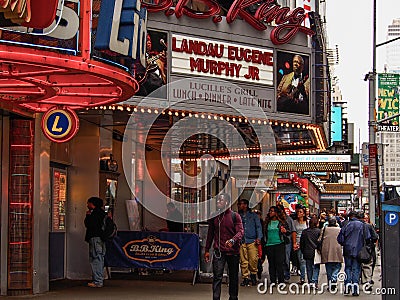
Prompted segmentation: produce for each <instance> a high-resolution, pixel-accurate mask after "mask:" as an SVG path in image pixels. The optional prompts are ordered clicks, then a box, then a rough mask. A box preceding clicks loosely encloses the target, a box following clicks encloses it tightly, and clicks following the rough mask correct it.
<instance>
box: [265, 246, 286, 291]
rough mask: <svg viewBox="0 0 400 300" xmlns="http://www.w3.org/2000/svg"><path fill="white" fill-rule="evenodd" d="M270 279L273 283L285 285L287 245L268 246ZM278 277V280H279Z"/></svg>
mask: <svg viewBox="0 0 400 300" xmlns="http://www.w3.org/2000/svg"><path fill="white" fill-rule="evenodd" d="M267 258H268V266H269V269H268V270H269V278H270V281H271V283H276V279H278V282H279V283H283V281H284V275H283V262H284V261H285V244H284V243H281V244H278V245H272V246H267ZM277 277H278V278H277Z"/></svg>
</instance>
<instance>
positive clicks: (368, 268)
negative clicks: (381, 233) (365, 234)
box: [360, 214, 378, 291]
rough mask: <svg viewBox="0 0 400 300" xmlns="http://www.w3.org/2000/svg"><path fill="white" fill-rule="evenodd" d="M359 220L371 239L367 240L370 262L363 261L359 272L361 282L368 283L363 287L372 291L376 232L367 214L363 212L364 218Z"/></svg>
mask: <svg viewBox="0 0 400 300" xmlns="http://www.w3.org/2000/svg"><path fill="white" fill-rule="evenodd" d="M360 217H361V216H360ZM361 221H363V222H364V224H365V226H366V227H367V230H368V231H369V234H370V235H371V239H370V241H369V247H370V249H371V256H372V259H371V261H370V262H368V263H363V264H362V265H361V271H362V272H361V282H362V283H364V284H365V283H368V284H369V286H367V287H366V288H365V289H366V290H367V291H372V285H373V284H374V281H373V280H372V276H373V274H374V268H375V263H376V250H375V244H376V242H377V241H378V234H377V233H376V231H375V228H374V226H373V225H372V224H371V223H370V219H369V215H368V214H365V216H364V219H363V220H361Z"/></svg>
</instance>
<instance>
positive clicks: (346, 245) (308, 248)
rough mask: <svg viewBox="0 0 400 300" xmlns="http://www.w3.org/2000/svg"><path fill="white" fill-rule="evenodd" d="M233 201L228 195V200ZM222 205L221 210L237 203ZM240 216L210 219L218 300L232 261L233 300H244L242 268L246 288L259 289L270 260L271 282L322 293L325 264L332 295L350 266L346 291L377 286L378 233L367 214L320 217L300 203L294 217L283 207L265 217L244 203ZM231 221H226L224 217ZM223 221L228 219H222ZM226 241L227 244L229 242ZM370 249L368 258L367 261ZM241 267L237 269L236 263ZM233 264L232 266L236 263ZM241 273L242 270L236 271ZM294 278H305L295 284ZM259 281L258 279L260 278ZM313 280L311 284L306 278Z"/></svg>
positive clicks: (209, 242) (323, 213) (330, 213)
mask: <svg viewBox="0 0 400 300" xmlns="http://www.w3.org/2000/svg"><path fill="white" fill-rule="evenodd" d="M222 198H223V199H225V200H226V199H227V197H226V196H224V197H222ZM222 202H223V200H221V201H218V202H217V205H220V206H221V208H222V207H223V206H224V205H225V207H227V206H229V205H231V204H230V199H229V201H225V202H224V203H222ZM238 212H239V214H238V215H239V216H240V217H239V216H238V217H236V218H235V221H233V218H230V217H226V216H227V215H231V214H232V213H233V212H232V211H231V209H228V210H227V211H226V212H225V213H224V214H223V216H224V217H222V219H221V216H219V218H220V219H218V217H214V218H211V219H210V222H209V224H210V225H211V226H209V229H208V237H207V245H206V257H205V258H206V261H210V254H209V249H210V247H211V245H212V242H214V252H217V253H218V255H217V256H216V255H214V257H213V272H214V279H213V299H220V294H221V283H222V270H223V266H225V262H228V268H229V272H228V276H229V299H232V300H234V299H238V286H239V282H238V278H239V276H238V273H239V265H240V270H241V274H242V280H243V281H242V282H241V283H240V286H243V287H245V286H256V285H258V283H259V282H258V280H259V279H261V273H262V266H263V263H264V260H265V259H267V261H268V268H269V269H268V271H269V272H268V273H269V278H268V279H269V284H272V283H273V284H275V285H278V284H281V283H282V284H284V283H289V282H292V283H293V282H297V284H299V285H303V284H305V283H306V282H308V284H310V286H311V287H312V288H314V289H316V290H318V289H320V288H321V287H320V286H319V285H318V283H319V279H320V265H321V264H324V265H325V269H326V276H327V282H328V287H327V288H328V290H329V291H331V292H332V291H333V292H335V291H337V288H338V274H339V272H340V270H341V268H342V264H343V263H344V271H345V273H346V277H345V280H344V282H343V284H344V293H345V294H349V295H353V296H358V295H359V294H360V283H361V284H368V286H367V288H366V289H365V288H364V289H365V290H367V291H371V290H372V288H373V284H374V282H373V280H372V275H373V271H374V268H375V264H376V252H375V245H376V243H377V241H378V235H377V233H376V231H375V229H374V227H373V225H372V224H371V223H370V220H369V217H368V215H367V214H364V212H363V211H350V212H348V214H347V215H342V216H338V215H337V214H336V212H335V210H334V209H331V210H329V211H325V210H324V211H321V213H320V214H319V215H317V214H310V212H309V210H308V209H307V208H306V207H304V206H302V205H300V204H299V205H297V206H296V209H295V212H293V213H292V214H290V215H288V214H286V212H285V209H284V207H283V205H282V204H281V203H278V204H277V205H276V206H271V207H270V208H269V211H268V214H267V216H266V218H265V219H263V217H262V214H261V212H260V211H257V210H255V211H252V210H251V209H250V207H249V201H248V200H247V199H240V200H239V201H238ZM224 218H225V219H224ZM221 220H222V221H221ZM222 225H224V226H222ZM224 241H225V242H224ZM364 248H365V249H366V251H367V253H368V255H369V256H368V259H365V258H362V255H361V254H360V253H361V252H363V251H364ZM231 260H233V261H234V262H235V264H237V265H238V266H237V269H235V268H236V267H235V265H234V264H233V263H232V261H231ZM230 261H231V262H230ZM234 270H236V271H234ZM291 276H294V277H297V276H298V277H299V279H298V280H295V281H293V280H291ZM257 279H258V280H257ZM306 279H307V280H306Z"/></svg>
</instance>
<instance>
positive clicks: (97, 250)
mask: <svg viewBox="0 0 400 300" xmlns="http://www.w3.org/2000/svg"><path fill="white" fill-rule="evenodd" d="M87 208H88V211H87V212H86V218H85V226H86V235H85V241H86V242H88V243H89V262H90V267H91V268H92V281H91V282H89V283H88V287H91V288H101V287H103V280H104V275H103V269H104V256H105V254H106V245H105V243H104V241H102V239H101V236H102V233H103V229H102V227H103V223H104V217H105V216H106V212H105V211H104V210H103V200H102V199H100V198H98V197H91V198H89V199H88V200H87Z"/></svg>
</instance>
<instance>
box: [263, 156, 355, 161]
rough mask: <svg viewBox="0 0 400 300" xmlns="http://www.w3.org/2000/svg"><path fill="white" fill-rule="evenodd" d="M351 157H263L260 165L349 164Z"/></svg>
mask: <svg viewBox="0 0 400 300" xmlns="http://www.w3.org/2000/svg"><path fill="white" fill-rule="evenodd" d="M350 161H351V157H350V155H303V154H302V155H261V156H260V163H289V162H293V163H305V162H309V163H314V162H315V163H317V162H318V163H321V162H324V163H330V162H331V163H348V162H350Z"/></svg>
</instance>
